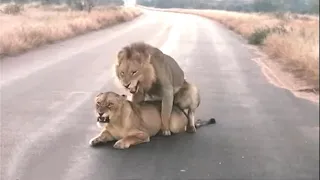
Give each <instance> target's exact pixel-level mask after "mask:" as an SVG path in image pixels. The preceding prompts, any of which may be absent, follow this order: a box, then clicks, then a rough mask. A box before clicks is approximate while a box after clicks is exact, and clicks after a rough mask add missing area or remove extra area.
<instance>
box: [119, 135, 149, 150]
mask: <svg viewBox="0 0 320 180" xmlns="http://www.w3.org/2000/svg"><path fill="white" fill-rule="evenodd" d="M149 141H150V137H149V135H148V134H146V133H145V132H142V131H139V132H134V133H130V134H128V136H126V137H124V138H122V139H120V140H118V141H117V142H116V143H115V144H114V146H113V147H114V148H117V149H126V148H129V147H130V146H132V145H137V144H141V143H145V142H149Z"/></svg>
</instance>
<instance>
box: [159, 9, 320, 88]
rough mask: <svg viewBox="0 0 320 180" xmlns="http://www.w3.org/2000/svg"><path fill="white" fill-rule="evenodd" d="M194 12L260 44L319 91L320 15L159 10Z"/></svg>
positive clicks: (282, 66) (297, 76)
mask: <svg viewBox="0 0 320 180" xmlns="http://www.w3.org/2000/svg"><path fill="white" fill-rule="evenodd" d="M160 10H161V11H170V12H179V13H187V14H195V15H199V16H203V17H206V18H209V19H212V20H215V21H218V22H220V23H221V24H223V25H225V26H226V27H228V28H229V29H231V30H233V31H235V32H236V33H238V34H241V35H242V36H243V37H245V38H246V39H248V42H249V43H250V44H254V45H258V46H259V47H260V48H261V49H262V50H263V51H264V52H266V54H267V55H268V56H269V57H270V58H271V59H272V60H273V61H276V62H277V63H279V64H280V65H281V68H282V70H285V71H286V72H290V73H291V74H293V75H294V76H295V78H298V79H299V80H302V81H303V82H304V84H305V85H304V86H307V87H308V90H312V91H314V92H316V93H317V94H318V93H319V17H318V16H312V15H300V14H291V13H271V14H270V13H269V14H262V13H241V12H230V11H220V10H195V9H160Z"/></svg>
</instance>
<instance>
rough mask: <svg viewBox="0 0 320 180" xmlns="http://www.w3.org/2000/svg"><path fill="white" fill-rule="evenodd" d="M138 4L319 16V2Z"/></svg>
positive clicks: (178, 0) (176, 0)
mask: <svg viewBox="0 0 320 180" xmlns="http://www.w3.org/2000/svg"><path fill="white" fill-rule="evenodd" d="M137 4H140V5H143V6H149V7H157V8H190V9H216V10H229V11H242V12H292V13H301V14H306V13H308V14H319V0H137Z"/></svg>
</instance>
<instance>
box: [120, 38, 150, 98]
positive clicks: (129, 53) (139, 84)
mask: <svg viewBox="0 0 320 180" xmlns="http://www.w3.org/2000/svg"><path fill="white" fill-rule="evenodd" d="M150 48H151V47H150V46H149V45H147V44H145V43H133V44H131V45H129V46H126V47H124V48H122V49H121V50H120V51H119V53H118V63H117V65H116V75H117V78H118V79H119V81H120V82H121V84H122V85H123V86H124V87H125V88H126V89H128V90H129V91H130V93H132V94H134V93H137V92H138V91H139V89H140V88H141V90H148V89H149V88H150V87H151V86H152V83H153V82H154V81H155V79H156V78H155V70H154V68H153V65H152V64H151V63H150V59H151V53H150Z"/></svg>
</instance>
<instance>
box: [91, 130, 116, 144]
mask: <svg viewBox="0 0 320 180" xmlns="http://www.w3.org/2000/svg"><path fill="white" fill-rule="evenodd" d="M113 140H115V139H114V138H113V136H112V135H111V134H110V132H109V131H108V130H107V129H103V130H102V132H101V133H100V134H99V135H98V136H96V137H94V138H92V139H91V140H90V141H89V144H90V145H91V146H94V145H97V144H99V143H106V142H108V141H113Z"/></svg>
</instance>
